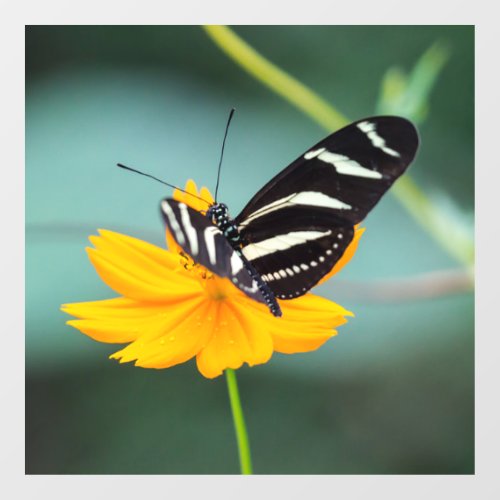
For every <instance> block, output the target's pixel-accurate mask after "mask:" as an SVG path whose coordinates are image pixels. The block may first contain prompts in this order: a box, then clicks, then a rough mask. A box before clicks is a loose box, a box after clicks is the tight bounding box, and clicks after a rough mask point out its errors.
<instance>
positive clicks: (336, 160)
mask: <svg viewBox="0 0 500 500" xmlns="http://www.w3.org/2000/svg"><path fill="white" fill-rule="evenodd" d="M418 145H419V138H418V133H417V130H416V128H415V126H414V125H413V124H412V123H411V122H410V121H408V120H406V119H404V118H401V117H397V116H375V117H371V118H364V119H362V120H359V121H356V122H354V123H351V124H350V125H347V126H346V127H344V128H342V129H340V130H338V131H337V132H334V133H333V134H331V135H329V136H328V137H326V138H325V139H323V140H322V141H320V142H318V143H317V144H316V145H314V146H313V147H312V148H310V149H309V150H307V151H306V152H305V153H304V154H302V155H301V156H300V157H299V158H297V159H296V160H295V161H294V162H292V163H291V164H290V165H289V166H288V167H286V168H285V169H283V170H282V171H281V172H280V173H279V174H278V175H276V176H275V177H274V178H273V179H271V180H270V181H269V182H268V183H267V184H266V185H265V186H264V187H263V188H262V189H261V190H260V191H258V192H257V193H256V194H255V195H254V197H253V198H252V199H251V200H250V201H249V202H248V203H247V205H246V206H245V208H244V209H243V210H242V211H241V213H240V214H239V215H237V216H236V217H235V218H234V219H232V218H231V217H230V216H229V212H228V208H227V206H226V205H224V204H223V203H217V202H215V203H214V204H212V205H211V206H209V207H208V209H207V211H206V213H205V214H202V213H200V212H197V211H196V210H194V209H192V208H190V207H189V206H188V205H186V204H185V203H180V202H178V201H176V200H174V199H172V198H166V199H164V200H162V201H161V204H160V206H161V214H162V216H163V219H164V221H165V223H166V226H167V228H168V230H169V231H170V233H171V234H172V235H173V237H174V239H175V241H176V242H177V243H178V244H179V245H180V247H181V248H182V250H183V251H184V252H185V253H187V254H188V255H189V256H191V257H192V259H193V260H194V261H195V262H196V263H198V264H201V265H202V266H204V267H206V268H207V269H209V270H210V271H211V272H213V273H214V274H216V275H217V276H220V277H222V278H228V279H230V280H231V281H232V282H233V283H234V285H236V286H237V287H238V288H239V289H240V290H242V291H243V292H244V293H245V294H246V295H247V296H249V297H251V298H252V299H254V300H256V301H258V302H261V303H264V304H266V305H267V306H268V307H269V310H270V311H271V313H272V314H274V315H275V316H281V315H282V313H281V309H280V306H279V303H278V301H277V299H278V298H279V299H283V300H288V299H294V298H296V297H300V296H301V295H303V294H305V293H306V292H308V291H309V290H310V289H311V288H312V287H313V286H314V285H316V284H317V283H318V282H319V281H320V280H321V278H322V277H323V276H325V275H326V274H327V273H328V272H329V271H330V270H331V269H332V268H333V266H334V265H335V264H336V262H338V260H339V259H340V258H341V257H342V255H343V254H344V252H345V250H346V248H347V247H348V246H349V244H350V243H351V241H352V239H353V237H354V226H355V225H356V224H358V223H359V222H361V221H362V220H363V219H364V218H365V217H366V215H367V214H368V213H369V212H370V210H371V209H372V208H373V207H374V206H375V205H376V204H377V202H378V201H379V200H380V198H381V197H382V196H383V195H384V193H385V192H386V191H387V190H388V189H389V188H390V187H391V185H392V184H393V183H394V181H395V180H396V179H397V178H398V177H400V176H401V175H402V174H403V173H404V172H405V170H406V169H407V167H408V166H409V165H410V163H411V162H412V160H413V158H414V157H415V154H416V151H417V148H418Z"/></svg>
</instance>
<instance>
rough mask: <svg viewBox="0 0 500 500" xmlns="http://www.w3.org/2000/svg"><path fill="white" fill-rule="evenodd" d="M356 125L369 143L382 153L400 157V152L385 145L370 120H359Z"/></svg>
mask: <svg viewBox="0 0 500 500" xmlns="http://www.w3.org/2000/svg"><path fill="white" fill-rule="evenodd" d="M357 127H358V128H359V130H361V132H364V133H365V134H366V135H367V136H368V139H370V141H371V143H372V144H373V146H374V147H376V148H379V149H381V150H382V151H383V152H384V153H386V154H388V155H391V156H395V157H397V158H399V157H400V154H399V153H398V152H397V151H394V149H391V148H389V147H387V146H386V145H385V141H384V139H383V138H382V137H380V136H379V135H378V134H377V132H376V131H375V124H374V123H371V122H361V123H358V125H357Z"/></svg>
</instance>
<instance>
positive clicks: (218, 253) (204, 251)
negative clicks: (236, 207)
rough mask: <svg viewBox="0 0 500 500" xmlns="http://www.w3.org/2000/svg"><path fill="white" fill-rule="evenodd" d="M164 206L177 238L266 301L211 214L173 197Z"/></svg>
mask: <svg viewBox="0 0 500 500" xmlns="http://www.w3.org/2000/svg"><path fill="white" fill-rule="evenodd" d="M160 209H161V214H162V217H163V220H164V221H165V224H166V225H167V227H168V229H169V231H170V233H171V234H172V236H173V237H174V239H175V241H176V242H177V243H178V244H179V246H180V247H181V248H182V249H183V250H184V251H185V252H186V253H187V254H188V255H190V256H191V257H192V258H193V260H194V261H195V262H197V263H199V264H201V265H202V266H204V267H206V268H207V269H209V270H210V271H212V272H213V273H215V274H217V275H218V276H220V277H222V278H229V279H230V280H231V281H232V282H233V283H234V284H235V285H236V286H237V287H238V288H240V290H242V291H243V292H244V293H246V294H247V295H248V296H249V297H250V298H252V299H254V300H256V301H258V302H262V303H265V299H264V297H263V295H262V292H261V291H260V290H259V287H258V284H257V282H256V281H255V280H254V279H253V278H252V277H251V275H250V273H249V272H248V270H247V269H246V267H245V263H244V261H243V259H242V258H241V257H240V256H239V255H238V253H237V252H235V251H234V250H233V248H232V247H231V246H230V245H229V243H228V242H227V240H226V238H225V236H224V235H223V234H222V232H221V231H220V230H219V229H218V228H217V227H216V226H214V225H213V224H212V222H211V221H210V220H209V219H208V218H207V217H204V216H203V215H202V214H200V213H199V212H197V211H196V210H193V209H192V208H191V207H189V206H187V205H186V204H185V203H179V202H178V201H176V200H173V199H171V198H167V199H165V200H162V202H161V204H160Z"/></svg>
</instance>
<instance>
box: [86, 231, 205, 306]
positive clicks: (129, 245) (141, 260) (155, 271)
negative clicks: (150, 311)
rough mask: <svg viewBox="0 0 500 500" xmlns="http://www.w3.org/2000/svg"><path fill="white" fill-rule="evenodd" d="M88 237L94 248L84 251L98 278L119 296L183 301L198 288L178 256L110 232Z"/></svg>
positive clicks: (147, 299)
mask: <svg viewBox="0 0 500 500" xmlns="http://www.w3.org/2000/svg"><path fill="white" fill-rule="evenodd" d="M100 232H101V235H102V236H100V237H99V236H91V237H90V239H91V241H92V242H93V243H94V245H95V246H96V248H95V249H94V248H87V253H88V255H89V258H90V260H91V262H92V263H93V264H94V266H95V268H96V271H97V272H98V274H99V276H100V277H101V279H102V280H103V281H104V282H105V283H106V284H107V285H108V286H110V287H111V288H112V289H113V290H115V291H116V292H118V293H119V294H121V295H124V296H126V297H129V298H131V299H135V300H146V301H162V300H169V299H170V300H176V299H178V298H187V297H190V296H193V295H196V294H197V293H199V292H200V290H201V286H200V282H199V280H197V279H196V278H195V277H194V276H193V275H191V274H190V273H187V272H185V271H184V270H183V269H182V268H181V266H180V261H179V256H177V255H175V254H173V253H171V252H169V251H167V250H163V249H161V248H159V247H155V246H154V245H151V244H149V243H146V242H144V241H141V240H138V239H136V238H131V237H130V236H125V235H120V234H118V233H113V232H111V231H100Z"/></svg>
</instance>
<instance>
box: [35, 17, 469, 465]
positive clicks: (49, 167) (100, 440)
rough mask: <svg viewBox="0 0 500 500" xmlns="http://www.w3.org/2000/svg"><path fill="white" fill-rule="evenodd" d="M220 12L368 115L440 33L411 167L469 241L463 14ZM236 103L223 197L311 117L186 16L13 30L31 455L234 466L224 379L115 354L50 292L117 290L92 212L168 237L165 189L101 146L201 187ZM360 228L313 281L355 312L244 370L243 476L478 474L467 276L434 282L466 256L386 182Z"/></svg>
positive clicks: (250, 188)
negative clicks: (351, 18) (348, 17)
mask: <svg viewBox="0 0 500 500" xmlns="http://www.w3.org/2000/svg"><path fill="white" fill-rule="evenodd" d="M234 30H235V31H236V32H237V34H238V35H240V36H241V37H242V38H243V39H244V40H246V41H247V42H248V43H250V44H251V45H252V46H253V47H254V48H255V49H256V50H258V51H259V52H261V53H262V54H263V55H265V56H266V57H267V58H269V59H270V60H271V61H272V62H273V63H275V64H277V65H278V66H280V67H281V68H283V69H284V70H286V71H287V72H289V73H290V74H292V75H293V76H295V77H296V78H298V79H299V80H300V81H302V82H303V83H304V84H306V85H308V86H309V87H311V88H312V89H313V90H314V91H316V92H317V93H319V94H320V95H321V96H323V97H324V98H325V99H326V100H327V101H329V102H330V103H331V104H333V105H334V106H336V107H337V109H339V110H340V111H341V112H342V113H344V114H345V115H346V116H348V117H349V118H350V119H352V120H355V119H360V118H363V117H366V116H370V115H373V114H376V113H377V112H380V109H381V104H380V98H379V97H380V92H381V91H380V89H381V82H382V81H383V80H384V78H386V77H387V71H388V70H390V69H391V68H394V67H395V66H397V67H399V68H401V69H402V70H403V71H405V72H409V71H410V70H411V69H412V67H413V66H414V65H415V63H416V62H417V61H418V60H419V58H420V57H421V56H422V54H423V53H424V52H425V51H426V50H427V49H428V48H429V47H430V46H431V45H433V44H434V43H435V42H440V43H442V46H443V47H446V50H447V54H448V55H447V60H446V63H445V64H444V66H443V67H442V70H441V72H440V73H439V75H438V77H437V78H436V80H435V82H434V84H433V85H432V90H431V91H430V93H429V94H428V99H427V101H426V103H425V107H424V108H425V109H423V110H421V111H422V112H421V113H420V118H419V120H418V121H419V130H420V134H421V140H422V145H421V149H420V152H419V154H418V157H417V160H416V161H415V163H414V164H413V166H412V167H411V168H410V173H411V175H412V176H413V178H414V179H415V180H416V182H417V183H418V185H419V186H420V187H421V188H422V190H423V191H424V192H425V193H426V195H428V196H430V197H432V199H433V200H434V201H435V202H436V203H437V204H438V206H439V208H440V210H442V211H443V213H446V214H447V216H448V217H449V218H450V220H453V221H454V223H455V224H456V225H457V226H459V227H460V228H461V230H462V231H463V233H464V234H466V235H468V236H469V237H470V238H472V234H473V209H474V198H473V195H474V163H473V162H474V149H473V148H474V143H473V139H474V101H473V96H474V87H473V84H474V28H473V27H471V26H238V27H235V28H234ZM377 103H378V104H377ZM231 107H235V108H236V110H237V112H236V115H235V118H234V120H233V124H232V127H231V130H230V131H229V137H228V141H227V144H226V151H225V157H224V165H223V171H222V180H221V186H220V196H219V197H220V199H221V200H222V201H224V202H225V203H226V204H228V205H229V207H230V209H231V212H232V214H233V215H236V214H237V213H238V212H239V210H241V208H243V206H244V205H245V203H246V201H248V200H249V199H250V197H251V196H252V195H253V194H254V193H255V192H256V191H257V190H258V189H259V188H260V187H261V186H262V185H263V184H264V183H265V182H266V181H267V180H269V179H270V178H271V177H272V176H273V175H274V174H275V173H277V172H278V171H280V170H281V169H282V168H283V167H285V166H286V165H287V164H288V163H289V162H291V161H292V160H294V159H295V158H296V157H297V156H298V155H300V154H301V153H303V152H304V151H305V150H306V149H307V148H308V147H310V146H311V145H313V144H315V143H316V142H318V141H319V140H320V139H322V138H323V137H324V136H326V135H327V133H326V132H325V130H324V129H322V128H321V127H320V126H319V125H317V124H316V123H314V122H313V121H312V120H311V119H310V118H309V117H307V116H305V115H304V114H302V113H301V112H300V111H298V110H296V109H295V108H293V107H292V106H290V104H288V103H287V102H285V101H284V100H283V99H282V98H281V97H279V96H277V95H275V94H273V93H272V92H271V91H270V90H269V89H267V88H265V87H264V86H263V85H262V84H260V83H259V82H257V81H256V80H255V79H253V78H252V77H250V76H249V75H248V74H247V73H245V72H244V71H242V69H241V68H240V67H238V66H237V65H236V64H235V63H234V62H233V61H231V60H230V59H228V57H227V56H226V55H224V54H223V53H222V52H221V51H220V49H219V48H217V47H216V46H215V45H214V44H213V42H212V41H211V40H210V38H209V37H208V36H207V34H206V33H205V32H204V31H203V30H202V29H201V28H200V27H197V26H28V27H27V28H26V473H28V474H236V473H238V472H239V468H238V460H237V448H236V441H235V436H234V431H233V426H232V420H231V414H230V408H229V403H228V398H227V392H226V383H225V380H224V378H223V377H219V378H217V379H214V380H207V379H204V378H203V377H202V376H201V375H200V374H199V373H198V371H197V370H196V366H195V363H194V361H191V362H189V363H186V364H184V365H181V366H177V367H174V368H171V369H168V370H146V369H141V368H136V367H134V366H133V365H132V364H127V365H119V364H118V363H117V362H115V361H112V360H109V359H108V355H109V354H111V353H113V352H115V351H117V350H118V349H119V348H120V346H119V345H110V344H101V343H97V342H95V341H93V340H91V339H89V338H87V337H86V336H84V335H83V334H81V333H79V332H78V331H77V330H75V329H73V328H71V327H69V326H67V325H66V324H65V322H66V321H67V320H69V319H70V317H69V316H68V315H65V314H64V313H62V312H61V311H60V310H59V307H60V305H61V304H62V303H66V302H79V301H86V300H98V299H105V298H111V297H114V296H116V294H115V293H114V292H113V291H112V290H110V289H109V288H107V287H106V285H104V284H103V283H102V282H101V280H100V279H99V278H98V276H97V274H96V273H95V271H94V269H93V267H92V265H91V264H90V262H89V261H88V259H87V256H86V253H85V250H84V248H85V246H87V245H88V240H87V238H88V236H89V235H90V234H95V233H96V230H97V229H98V228H105V229H110V230H114V231H119V232H123V233H125V234H129V235H131V236H135V237H138V238H142V239H145V240H147V241H150V242H152V243H155V244H157V245H160V246H164V245H165V243H164V228H163V224H162V222H161V219H160V216H159V210H158V203H159V200H160V199H161V198H162V197H164V196H165V195H168V194H169V192H168V191H166V188H164V186H162V185H160V184H158V183H155V182H153V181H150V180H148V179H145V178H143V177H140V176H137V175H134V174H131V173H128V172H124V171H122V170H120V169H118V168H116V167H115V164H116V163H117V162H123V163H125V164H126V165H130V166H134V167H136V168H140V169H143V170H145V171H147V172H149V173H151V174H153V175H156V176H158V177H160V178H162V179H164V180H166V181H168V182H170V183H174V184H177V185H181V186H182V185H183V184H184V182H185V181H186V180H187V179H188V178H193V179H195V180H196V181H197V182H198V184H199V185H200V184H203V185H207V186H208V187H209V188H210V189H212V190H213V189H214V185H215V178H216V168H217V163H218V160H219V154H220V148H221V144H222V137H223V133H224V126H225V123H226V119H227V116H228V112H229V110H230V108H231ZM382 108H383V106H382ZM401 114H405V113H404V110H402V112H401ZM363 225H364V227H366V228H367V230H366V232H365V234H364V236H363V238H362V241H361V245H360V247H359V250H358V252H357V254H356V256H355V257H354V259H353V260H352V261H351V263H350V264H349V265H348V266H347V267H346V268H345V269H344V270H343V271H342V272H341V273H340V274H339V275H337V277H335V278H334V279H332V280H330V281H329V282H328V283H327V284H325V285H323V286H322V287H321V288H320V289H316V293H321V294H322V295H324V296H326V297H328V298H330V299H332V300H334V301H336V302H339V303H340V304H342V305H343V306H344V307H346V308H347V309H350V310H351V311H353V312H354V313H355V314H356V317H355V318H352V319H350V321H349V323H348V324H346V325H344V326H342V327H340V329H339V335H338V336H337V337H335V338H333V339H331V340H330V341H329V342H327V344H326V345H324V346H323V347H322V348H320V349H319V350H318V351H316V352H312V353H307V354H297V355H292V356H285V355H280V354H275V355H274V356H273V358H272V360H271V361H270V362H269V363H267V364H265V365H260V366H257V367H254V368H248V367H246V366H245V367H243V368H242V369H241V370H239V371H238V378H239V383H240V391H241V395H242V399H243V405H244V410H245V415H246V419H247V425H248V428H249V433H250V439H251V445H252V452H253V460H254V469H255V473H257V474H472V473H473V472H474V295H473V292H472V291H471V290H467V287H463V286H461V285H460V283H461V281H460V279H458V283H459V284H458V285H457V286H453V283H454V281H453V280H452V281H451V284H452V285H451V286H445V287H444V289H443V290H442V293H436V290H437V289H438V288H439V281H440V279H441V278H440V277H442V276H445V277H446V276H448V277H449V275H450V273H451V274H453V273H455V272H456V273H457V275H458V276H460V273H461V269H463V266H462V264H461V263H459V262H458V261H456V260H454V259H453V258H452V257H451V256H450V255H449V254H448V253H446V252H445V251H444V250H443V249H442V247H441V246H439V245H438V244H437V243H436V241H435V240H434V239H433V238H432V237H431V236H429V234H428V233H427V232H426V231H424V230H423V229H422V228H421V226H420V225H418V224H417V223H416V222H415V220H414V219H413V218H411V217H410V216H409V215H408V214H407V212H406V211H405V210H404V209H403V208H402V206H401V204H400V203H398V201H397V200H396V199H395V198H394V196H391V195H387V196H386V197H385V198H384V199H383V200H382V201H381V202H380V204H379V205H378V206H377V208H376V209H375V210H374V211H373V212H372V213H371V214H370V215H369V216H368V218H367V219H366V221H365V222H364V224H363ZM446 230H447V228H446V227H443V231H446ZM429 273H431V274H429ZM422 276H425V277H427V278H426V279H428V277H429V276H430V281H429V283H431V285H430V286H429V285H428V283H427V282H426V283H427V285H425V286H421V281H419V280H421V278H422ZM419 283H420V285H419ZM434 284H435V285H436V286H434ZM395 285H396V293H394V288H391V287H394V286H395ZM448 285H449V283H448ZM419 286H420V288H419ZM415 290H417V292H416V293H414V292H415ZM391 291H392V293H391ZM405 292H408V293H405Z"/></svg>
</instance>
